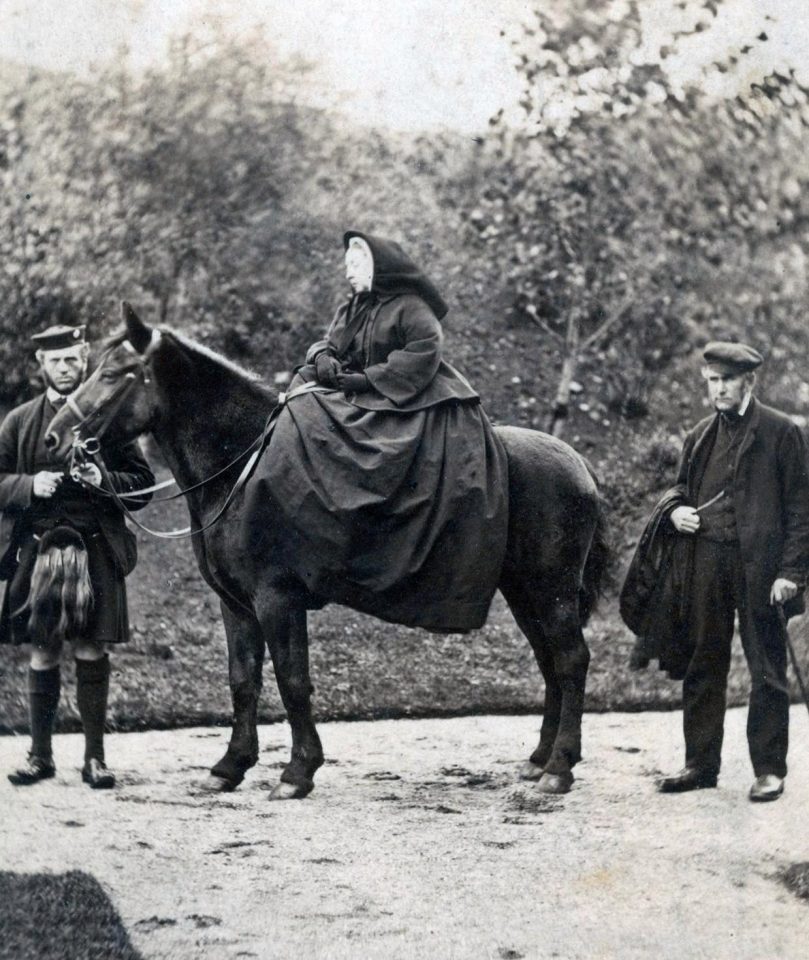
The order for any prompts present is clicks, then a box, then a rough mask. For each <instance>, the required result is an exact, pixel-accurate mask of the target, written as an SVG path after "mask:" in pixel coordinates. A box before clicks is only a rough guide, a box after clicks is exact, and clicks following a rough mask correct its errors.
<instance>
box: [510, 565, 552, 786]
mask: <svg viewBox="0 0 809 960" xmlns="http://www.w3.org/2000/svg"><path fill="white" fill-rule="evenodd" d="M502 592H503V595H504V596H505V598H506V602H507V603H508V605H509V608H510V609H511V612H512V614H513V615H514V619H515V620H516V621H517V626H518V627H519V628H520V630H522V632H523V633H524V634H525V636H526V637H527V638H528V642H529V643H530V644H531V649H532V650H533V651H534V657H535V658H536V661H537V665H538V666H539V670H540V673H541V674H542V678H543V680H544V681H545V706H544V708H543V711H542V727H541V729H540V734H539V743H538V744H537V747H536V749H535V750H534V752H533V753H532V754H531V756H530V757H529V759H528V760H527V761H526V762H525V764H524V765H523V767H522V769H521V770H520V777H521V778H522V779H523V780H539V779H540V778H541V777H542V774H543V773H544V772H545V766H546V764H547V763H548V761H549V760H550V756H551V753H552V752H553V745H554V743H555V742H556V735H557V731H558V730H559V717H560V714H561V712H562V688H561V686H560V685H559V680H558V678H557V676H556V668H555V667H554V664H553V657H552V656H551V654H550V652H549V651H548V646H547V644H546V642H545V634H544V632H543V630H542V625H541V623H540V621H539V620H538V619H537V617H536V616H535V615H534V611H533V606H532V604H531V601H530V599H529V598H528V597H527V596H526V595H524V594H523V592H522V590H521V589H520V588H519V587H518V586H516V585H515V584H514V583H511V584H506V583H504V584H503V585H502Z"/></svg>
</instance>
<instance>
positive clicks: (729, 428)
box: [658, 342, 809, 801]
mask: <svg viewBox="0 0 809 960" xmlns="http://www.w3.org/2000/svg"><path fill="white" fill-rule="evenodd" d="M703 356H704V360H705V364H704V366H703V368H702V376H703V377H704V379H705V381H706V382H707V386H708V395H709V397H710V400H711V402H712V404H713V406H714V409H715V413H714V414H713V415H712V416H710V417H707V418H706V419H704V420H702V421H701V422H700V423H698V424H697V425H696V427H694V429H693V430H691V432H690V433H689V434H688V435H687V437H686V439H685V444H684V447H683V453H682V458H681V461H680V466H679V472H678V476H677V485H676V487H674V488H673V489H672V490H671V491H669V493H668V494H667V499H666V509H667V510H668V511H669V512H668V515H667V518H666V517H665V516H664V524H665V521H666V519H667V521H668V523H669V524H670V525H669V526H668V527H667V529H668V530H669V531H671V530H672V527H673V528H674V531H676V535H679V536H680V537H683V538H688V541H687V543H688V545H689V546H690V547H691V548H692V551H693V552H691V553H690V564H691V566H690V570H689V576H688V577H687V578H685V579H684V581H683V582H684V584H685V587H684V591H685V600H686V601H687V602H686V604H685V609H686V615H685V617H684V620H685V624H686V629H687V634H688V651H689V652H690V653H691V656H690V660H687V661H686V663H687V666H686V667H685V669H684V674H685V675H684V679H683V728H684V733H685V767H684V768H683V769H682V770H681V771H680V772H679V773H677V774H675V775H674V776H670V777H666V778H664V779H662V780H661V781H660V782H659V783H658V789H659V790H661V791H662V792H664V793H680V792H683V791H687V790H695V789H700V788H705V787H715V786H716V783H717V778H718V775H719V765H720V755H721V750H722V737H723V728H724V715H725V692H726V686H727V676H728V670H729V667H730V650H731V641H732V637H733V627H734V616H735V614H737V613H738V618H739V629H740V633H741V639H742V645H743V648H744V653H745V657H746V659H747V664H748V668H749V670H750V674H751V679H752V690H751V694H750V704H749V711H748V720H747V740H748V745H749V749H750V757H751V760H752V763H753V770H754V773H755V781H754V783H753V786H752V788H751V789H750V799H751V800H755V801H762V800H775V799H777V798H778V797H779V796H780V795H781V793H782V792H783V789H784V778H785V776H786V773H787V765H786V757H787V740H788V724H789V695H788V688H787V677H786V638H785V636H784V628H783V624H782V621H781V619H780V616H779V609H778V606H779V605H784V608H785V610H786V613H787V615H790V614H791V613H796V612H800V611H802V610H803V588H804V583H805V578H806V575H807V570H809V468H808V465H807V449H806V444H805V442H804V438H803V435H802V433H801V431H800V430H799V428H798V427H797V426H796V424H795V423H793V422H792V420H790V418H789V417H788V416H786V415H785V414H783V413H781V412H779V411H778V410H774V409H773V408H771V407H768V406H765V405H764V404H763V403H760V402H759V401H758V400H756V398H755V397H754V396H753V388H754V386H755V382H756V374H755V370H756V368H757V367H758V366H759V365H760V364H761V363H762V357H761V354H759V353H758V351H756V350H754V349H753V348H752V347H749V346H746V345H744V344H741V343H726V342H713V343H709V344H708V346H707V347H706V348H705V351H704V354H703ZM676 535H675V538H676ZM685 542H686V541H681V543H685ZM661 666H663V663H662V660H661ZM681 675H682V674H681Z"/></svg>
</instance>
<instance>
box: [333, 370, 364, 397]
mask: <svg viewBox="0 0 809 960" xmlns="http://www.w3.org/2000/svg"><path fill="white" fill-rule="evenodd" d="M337 385H338V386H339V387H340V389H341V390H342V391H343V393H365V391H366V390H370V389H371V383H370V381H369V380H368V377H366V376H365V374H364V373H340V374H338V375H337Z"/></svg>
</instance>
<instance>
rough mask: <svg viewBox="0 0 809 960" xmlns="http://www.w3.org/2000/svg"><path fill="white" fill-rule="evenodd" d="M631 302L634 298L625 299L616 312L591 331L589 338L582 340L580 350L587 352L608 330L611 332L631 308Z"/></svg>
mask: <svg viewBox="0 0 809 960" xmlns="http://www.w3.org/2000/svg"><path fill="white" fill-rule="evenodd" d="M633 302H634V298H631V297H627V299H626V300H625V301H624V302H623V304H622V306H621V308H620V309H619V310H616V311H615V312H614V313H613V314H612V315H611V316H609V317H607V319H606V320H605V321H604V322H603V323H602V324H601V326H600V327H596V329H595V330H593V332H592V333H591V334H589V336H586V337H585V338H584V340H582V342H581V349H582V350H587V349H588V348H589V347H592V346H593V344H594V343H596V342H597V341H598V340H600V339H601V337H603V336H604V334H605V333H606V332H607V331H608V330H611V329H612V328H613V327H614V326H615V324H616V323H618V321H619V320H622V319H623V318H624V316H625V315H626V314H627V313H628V312H629V310H630V309H631V308H632V304H633Z"/></svg>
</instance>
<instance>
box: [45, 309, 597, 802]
mask: <svg viewBox="0 0 809 960" xmlns="http://www.w3.org/2000/svg"><path fill="white" fill-rule="evenodd" d="M124 315H125V319H126V325H127V329H126V333H125V334H124V335H121V336H120V337H118V338H117V340H114V341H111V345H110V348H109V349H108V351H107V353H106V354H105V356H104V357H103V358H102V361H101V363H100V364H99V368H98V369H97V370H96V372H95V373H94V374H93V376H92V377H91V378H90V379H89V380H88V381H87V383H85V384H84V386H82V387H81V389H80V391H79V393H78V394H77V400H78V402H79V404H80V406H81V407H82V409H83V410H90V409H92V408H93V407H95V406H97V404H98V403H99V402H102V401H103V400H104V398H105V397H106V396H108V395H109V392H110V391H111V390H112V389H114V387H115V383H116V378H120V377H122V376H123V375H124V373H125V372H127V371H132V370H139V369H140V368H141V366H142V365H143V364H144V359H143V358H142V357H141V356H139V355H138V353H133V352H132V351H131V350H129V349H127V345H125V344H123V342H122V341H123V340H124V337H126V338H128V341H129V343H131V344H132V345H134V347H135V348H136V351H138V352H139V353H140V354H141V355H144V354H145V358H146V359H145V364H146V367H145V369H146V370H147V371H148V376H146V377H144V382H143V383H142V384H141V385H139V386H138V387H137V389H135V390H133V391H132V392H131V394H130V395H129V396H128V397H127V400H126V403H124V404H123V406H122V407H121V409H120V410H119V411H118V413H117V415H116V418H115V422H114V424H113V425H112V429H113V430H115V431H117V432H119V433H120V434H121V435H122V436H126V437H131V436H134V435H137V434H139V433H143V432H147V431H151V432H152V434H153V435H154V437H155V440H156V441H157V443H158V444H159V445H160V448H161V450H162V451H163V453H164V455H165V457H166V460H167V462H168V464H169V466H170V468H171V470H172V472H173V474H174V476H175V478H176V480H177V482H178V483H179V485H180V486H181V487H183V488H185V487H188V486H191V485H192V484H194V483H197V482H199V481H200V480H203V479H204V478H205V477H208V476H211V475H212V474H214V473H215V472H216V471H217V470H218V469H220V468H221V467H222V466H223V465H224V464H225V463H227V462H228V461H229V460H230V459H231V458H232V457H233V456H235V455H236V454H237V453H238V452H239V450H241V449H244V448H245V447H247V446H248V445H249V444H250V442H251V441H252V440H253V439H254V438H255V437H256V436H257V435H258V433H259V432H260V431H261V430H262V428H263V425H264V423H265V420H266V417H267V414H268V411H269V409H270V406H271V403H272V396H271V394H270V392H269V391H268V389H267V388H266V387H264V386H263V385H262V384H260V383H259V382H257V381H256V380H255V379H254V378H252V377H250V376H249V375H247V374H245V373H244V372H243V371H240V370H239V369H238V368H236V367H234V366H233V365H232V364H229V363H228V362H227V361H225V360H223V359H222V358H218V357H216V356H215V355H212V354H210V353H209V352H208V351H205V350H204V349H203V348H200V347H199V346H197V345H194V344H192V343H190V342H189V341H187V340H185V339H184V338H182V337H178V336H177V335H176V334H172V333H171V332H169V331H165V330H164V331H161V332H160V333H159V334H157V333H154V334H153V331H152V330H151V329H150V328H148V327H146V326H145V325H144V324H142V323H141V321H140V320H139V319H138V318H137V317H136V316H135V314H134V312H133V311H132V310H131V308H128V307H125V314H124ZM102 375H103V376H102ZM74 422H75V420H74V419H73V415H72V414H71V413H70V411H69V410H68V409H67V408H64V409H63V410H62V411H60V413H59V414H58V415H57V416H56V417H55V418H54V420H53V422H52V424H51V433H52V434H53V435H54V437H53V440H54V443H55V444H56V445H57V449H58V450H59V451H60V452H61V453H63V454H64V455H67V454H68V453H69V449H70V443H71V435H70V430H69V426H70V425H71V424H72V423H74ZM498 433H499V435H500V437H501V439H502V441H503V444H504V446H505V448H506V451H507V454H508V463H509V500H510V505H511V509H510V515H509V535H508V548H507V552H506V561H505V564H504V566H503V571H502V577H501V581H500V589H501V590H502V592H503V594H504V596H505V598H506V600H507V601H508V604H509V606H510V607H511V610H512V612H513V614H514V616H515V618H516V620H517V623H518V624H519V626H520V628H521V630H522V631H523V632H524V633H525V635H526V636H527V637H528V640H529V641H530V643H531V646H532V648H533V650H534V654H535V656H536V659H537V662H538V664H539V667H540V669H541V671H542V674H543V676H544V678H545V683H546V696H545V713H544V718H543V723H542V731H541V736H540V741H539V744H538V746H537V748H536V750H535V751H534V752H533V754H532V755H531V764H533V767H532V768H530V769H531V770H533V771H534V774H535V775H539V771H540V769H541V770H544V775H543V776H542V779H541V780H540V787H541V788H544V789H548V790H550V791H552V792H558V791H559V790H564V789H567V788H568V787H569V785H570V782H571V781H572V776H571V773H570V770H571V767H572V766H573V765H574V764H575V763H576V762H577V761H578V760H579V759H580V756H581V715H582V708H583V701H584V688H585V679H586V674H587V666H588V662H589V652H588V650H587V646H586V644H585V642H584V638H583V636H582V631H581V627H582V623H583V621H584V620H586V617H587V614H588V613H589V611H590V609H591V607H592V604H593V602H594V600H595V598H596V596H597V594H598V590H599V584H600V580H601V577H602V574H603V571H604V567H605V564H606V560H607V552H606V545H605V540H604V524H603V516H602V512H601V506H600V501H599V496H598V491H597V487H596V483H595V481H594V479H593V476H592V473H591V471H590V469H589V467H588V466H587V464H586V462H585V461H584V460H583V459H582V458H581V457H580V456H579V455H578V454H577V453H576V452H575V451H574V450H573V449H572V448H571V447H569V446H568V445H567V444H565V443H563V442H562V441H560V440H557V439H555V438H553V437H550V436H548V435H546V434H543V433H539V432H537V431H532V430H525V429H521V428H517V427H504V428H498ZM237 473H238V470H237V469H234V470H232V471H229V473H228V474H227V475H225V476H224V477H222V478H219V479H217V480H215V481H213V482H212V483H210V484H208V485H206V486H205V487H204V488H203V489H202V490H200V491H196V492H194V493H191V494H189V495H188V497H187V500H188V506H189V510H190V513H191V523H192V526H193V527H197V526H201V525H203V524H204V522H205V520H206V518H208V517H210V516H212V515H213V514H214V512H215V511H216V509H217V507H218V505H219V504H221V503H222V501H223V498H224V497H226V496H227V494H228V492H229V490H230V488H231V486H232V484H233V483H234V481H235V477H236V474H237ZM244 502H245V501H244V498H242V497H237V499H236V500H235V501H234V503H233V505H232V506H231V507H230V508H229V509H228V513H227V514H226V516H225V518H224V519H223V520H222V521H220V522H219V523H217V524H215V525H214V526H213V527H211V528H210V529H209V530H207V531H206V532H205V533H204V534H202V535H200V536H197V537H194V539H193V544H194V550H195V553H196V558H197V562H198V564H199V567H200V571H201V573H202V575H203V577H204V578H205V580H206V581H207V582H208V583H209V585H210V586H211V587H212V588H213V589H214V590H215V591H216V592H217V593H218V595H219V597H220V599H221V606H222V615H223V619H224V623H225V629H226V633H227V638H228V651H229V672H230V686H231V693H232V697H233V707H234V720H233V730H232V735H231V740H230V744H229V746H228V749H227V752H226V754H225V756H224V757H223V758H222V759H221V760H220V761H219V762H218V763H217V764H216V765H215V766H214V767H213V769H212V771H211V773H212V776H213V778H214V781H213V782H214V783H216V784H218V785H219V788H220V789H224V788H232V787H234V786H236V785H237V784H238V783H239V782H241V780H242V778H243V776H244V774H245V772H246V771H247V770H248V769H249V768H250V767H251V766H253V764H255V763H256V761H257V760H258V738H257V734H256V708H257V703H258V697H259V693H260V689H261V677H262V664H263V659H264V650H265V645H266V647H267V648H269V651H270V655H271V657H272V660H273V665H274V667H275V674H276V679H277V682H278V688H279V692H280V694H281V699H282V701H283V704H284V707H285V709H286V711H287V714H288V716H289V722H290V727H291V729H292V755H291V758H290V761H289V763H288V764H287V766H286V767H285V769H284V772H283V774H282V776H281V781H282V785H280V786H279V787H276V790H275V791H274V793H275V795H277V796H279V795H280V796H304V795H305V794H306V793H308V792H309V790H311V789H312V786H313V783H312V778H313V776H314V773H315V771H316V770H317V768H318V767H319V766H320V765H321V764H322V763H323V751H322V748H321V745H320V739H319V737H318V734H317V730H316V728H315V724H314V722H313V719H312V712H311V705H310V696H311V692H312V684H311V681H310V677H309V662H308V640H307V632H306V610H307V606H312V605H313V604H312V602H311V601H312V598H311V597H308V596H307V594H306V590H305V587H304V586H303V584H302V583H301V582H300V581H298V580H297V579H296V578H295V577H294V576H293V575H291V574H290V572H289V571H287V570H284V569H281V568H278V567H273V566H272V565H271V564H270V563H268V561H267V558H266V557H264V556H256V555H254V554H252V553H250V552H248V551H245V550H244V548H243V540H242V538H241V537H240V536H239V532H238V531H239V523H238V522H234V521H238V520H244V521H246V522H255V518H254V517H252V516H251V517H245V516H242V514H241V513H240V511H243V510H244ZM273 519H274V518H272V517H269V516H264V517H262V518H261V522H262V523H271V522H272V521H273ZM283 785H287V786H286V787H284V786H283Z"/></svg>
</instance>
